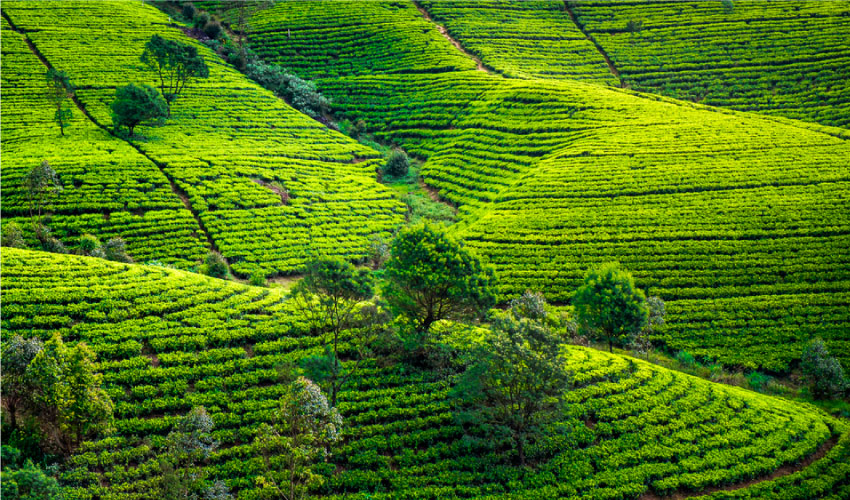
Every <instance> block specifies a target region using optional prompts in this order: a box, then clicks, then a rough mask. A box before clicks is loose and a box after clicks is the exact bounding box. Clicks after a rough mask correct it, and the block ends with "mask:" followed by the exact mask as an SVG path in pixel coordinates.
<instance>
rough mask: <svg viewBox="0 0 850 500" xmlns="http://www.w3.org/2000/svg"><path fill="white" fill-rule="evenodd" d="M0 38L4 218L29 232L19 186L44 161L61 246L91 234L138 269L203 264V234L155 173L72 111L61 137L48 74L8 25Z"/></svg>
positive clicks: (23, 193)
mask: <svg viewBox="0 0 850 500" xmlns="http://www.w3.org/2000/svg"><path fill="white" fill-rule="evenodd" d="M2 36H3V43H2V52H3V57H2V65H3V68H2V88H3V104H4V106H3V111H2V113H3V116H2V118H3V144H2V154H3V215H4V218H7V220H16V221H17V222H18V223H19V224H20V225H21V226H22V227H23V228H25V229H29V227H30V220H29V202H28V199H27V194H26V191H25V189H24V178H25V176H26V175H27V172H29V170H30V169H32V168H33V167H35V166H37V165H38V164H40V163H41V162H42V161H45V160H47V161H48V162H49V163H50V165H51V166H52V167H53V168H54V169H55V170H56V172H57V173H58V174H59V177H60V180H61V182H62V184H63V188H64V190H63V192H62V195H61V196H59V197H56V198H55V199H53V200H52V201H51V202H50V204H49V205H48V207H47V208H48V209H49V211H50V212H52V213H53V216H52V217H51V220H50V222H49V224H48V225H49V226H50V227H51V229H53V230H54V233H55V234H56V235H57V236H59V237H60V238H61V239H62V240H64V241H65V242H66V243H68V244H74V243H75V240H76V238H77V237H78V236H79V235H81V234H83V233H86V232H89V233H93V234H97V235H99V236H100V237H101V238H102V239H108V238H111V237H114V236H120V237H122V238H124V239H125V240H126V241H127V244H128V250H129V252H130V253H131V254H132V255H133V256H134V257H135V258H136V259H138V260H141V261H147V260H160V261H162V262H166V263H170V264H176V265H179V266H181V267H189V266H192V265H194V264H195V262H196V261H198V260H200V258H201V257H202V256H203V254H204V251H205V250H204V247H205V244H206V242H205V241H203V240H202V238H201V237H200V236H199V235H200V234H201V230H200V227H199V226H198V223H197V222H196V221H195V220H194V219H193V218H192V214H191V213H190V212H189V211H188V210H186V208H185V207H184V206H183V204H182V203H181V202H180V198H179V197H178V196H177V195H176V194H175V193H174V192H172V190H171V187H170V185H169V182H168V179H167V178H166V177H165V176H164V175H163V174H162V172H160V170H159V169H158V168H157V167H156V165H155V164H153V163H152V162H151V161H150V160H148V159H147V158H145V157H144V156H143V155H141V154H139V153H138V151H136V150H135V149H133V148H132V147H131V146H129V145H127V144H126V143H125V142H123V141H121V140H118V139H115V138H113V137H111V136H110V135H109V134H108V133H106V132H104V131H103V130H101V129H100V128H98V127H97V126H95V125H94V124H93V123H92V122H91V121H89V120H88V119H87V118H86V117H85V116H84V115H83V113H82V112H80V111H79V110H78V109H76V107H74V106H73V103H70V107H71V108H72V113H73V118H72V119H71V126H70V128H69V129H68V130H67V133H66V135H65V136H62V135H60V131H59V126H58V125H57V124H55V123H54V121H53V115H54V112H55V108H51V103H50V102H49V101H48V99H47V84H46V80H45V72H46V68H45V67H44V66H43V65H42V64H41V63H40V62H39V60H38V59H37V58H36V56H35V55H34V54H33V53H32V52H31V51H30V49H29V47H27V44H26V42H25V41H24V39H23V38H22V37H21V35H19V34H17V33H15V32H14V31H12V29H11V27H10V26H9V24H8V23H7V22H6V21H5V19H4V20H3V27H2ZM71 83H72V84H76V83H77V82H76V81H74V80H72V82H71ZM32 243H33V244H34V243H35V241H34V240H33V241H32Z"/></svg>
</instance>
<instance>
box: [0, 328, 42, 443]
mask: <svg viewBox="0 0 850 500" xmlns="http://www.w3.org/2000/svg"><path fill="white" fill-rule="evenodd" d="M42 346H43V345H42V342H41V340H39V339H37V338H32V339H24V338H23V337H21V336H20V335H15V336H13V337H12V338H10V339H9V340H7V341H5V342H3V344H2V349H0V352H2V354H0V356H2V360H3V370H2V372H0V386H2V391H3V397H2V399H0V403H2V405H3V409H4V410H6V413H7V414H8V415H9V424H10V427H11V429H10V431H14V430H15V429H17V427H18V416H19V415H23V414H26V412H28V411H29V410H31V409H32V406H33V404H32V403H33V401H32V396H33V391H34V390H35V387H34V386H33V380H32V378H31V377H30V376H29V374H28V373H27V367H29V365H30V363H32V360H33V359H35V356H36V354H38V353H39V352H40V351H41V349H42Z"/></svg>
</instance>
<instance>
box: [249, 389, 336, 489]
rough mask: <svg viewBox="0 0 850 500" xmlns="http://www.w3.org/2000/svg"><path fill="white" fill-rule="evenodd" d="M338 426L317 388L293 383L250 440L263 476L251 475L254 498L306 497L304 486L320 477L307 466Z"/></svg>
mask: <svg viewBox="0 0 850 500" xmlns="http://www.w3.org/2000/svg"><path fill="white" fill-rule="evenodd" d="M341 429H342V417H341V416H340V415H339V412H338V411H337V410H336V408H334V407H332V406H331V405H329V404H328V400H327V398H326V397H325V395H324V394H322V391H321V389H319V387H318V386H317V385H316V384H314V383H313V382H312V381H310V380H308V379H306V378H304V377H299V378H298V379H296V380H295V381H293V382H292V383H291V384H290V385H289V388H288V390H287V391H286V393H285V394H284V395H283V396H282V397H281V399H280V406H279V408H278V409H277V411H276V412H275V414H274V420H273V422H272V423H271V424H262V425H260V427H259V429H258V430H257V434H256V437H255V438H254V448H255V449H256V450H258V451H259V452H260V454H261V455H262V457H263V474H262V475H260V476H258V477H257V479H256V484H257V487H258V488H259V495H260V498H262V499H269V500H271V499H280V498H284V499H286V500H300V499H303V498H306V497H307V491H308V488H310V487H316V486H319V485H320V484H321V483H322V481H323V478H322V476H321V475H319V474H317V473H315V472H314V471H313V464H315V462H317V461H318V460H324V459H326V458H327V456H328V455H329V453H330V447H331V445H333V444H334V443H335V442H337V441H338V440H339V435H340V431H341Z"/></svg>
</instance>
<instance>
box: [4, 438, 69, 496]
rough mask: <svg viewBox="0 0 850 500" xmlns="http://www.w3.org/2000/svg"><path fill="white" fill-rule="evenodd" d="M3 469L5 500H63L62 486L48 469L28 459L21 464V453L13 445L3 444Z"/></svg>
mask: <svg viewBox="0 0 850 500" xmlns="http://www.w3.org/2000/svg"><path fill="white" fill-rule="evenodd" d="M2 449H3V451H2V460H0V463H2V464H3V471H2V473H0V476H2V477H0V484H2V498H3V500H62V499H63V498H64V495H63V494H62V488H60V487H59V482H58V481H57V480H56V478H55V477H53V476H52V475H51V474H50V470H49V469H48V471H45V470H42V469H41V468H39V467H38V466H36V465H34V464H33V463H32V461H31V460H27V461H26V462H25V463H24V464H23V466H21V465H20V460H21V454H20V452H19V451H18V450H17V449H15V448H12V447H11V446H6V445H3V448H2Z"/></svg>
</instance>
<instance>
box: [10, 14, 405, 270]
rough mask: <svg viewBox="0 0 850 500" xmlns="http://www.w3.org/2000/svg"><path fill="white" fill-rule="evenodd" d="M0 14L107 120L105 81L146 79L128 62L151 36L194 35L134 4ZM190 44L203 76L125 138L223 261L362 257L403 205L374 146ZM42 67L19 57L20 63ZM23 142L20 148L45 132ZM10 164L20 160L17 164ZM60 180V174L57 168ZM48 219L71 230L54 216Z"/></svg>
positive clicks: (290, 265) (33, 69)
mask: <svg viewBox="0 0 850 500" xmlns="http://www.w3.org/2000/svg"><path fill="white" fill-rule="evenodd" d="M2 12H3V15H4V17H6V18H8V20H9V21H11V24H12V25H13V26H14V27H15V28H16V29H18V30H20V31H24V32H26V37H27V38H28V39H29V40H30V41H31V43H32V45H33V48H34V50H35V51H37V52H38V54H39V55H41V56H43V57H44V58H45V60H46V61H47V62H48V63H49V64H51V65H52V66H53V67H55V68H57V69H61V70H65V71H67V72H68V73H69V74H70V76H71V82H72V83H73V84H74V85H76V86H77V87H78V90H77V93H76V94H77V96H78V98H79V100H80V102H81V104H82V105H83V106H85V109H86V111H87V113H88V114H89V115H90V116H91V118H92V119H93V120H95V122H96V124H97V125H100V126H101V127H108V126H109V125H110V123H111V119H110V117H109V116H110V115H109V107H108V105H109V103H110V102H111V101H112V98H113V95H114V90H115V88H116V87H118V86H121V85H125V84H128V83H137V84H138V83H147V84H150V85H156V83H157V82H156V81H155V78H156V77H155V74H154V73H152V72H149V71H144V70H143V68H141V67H140V66H141V63H140V62H139V56H140V55H141V53H142V51H143V49H144V44H145V42H146V41H147V40H148V39H149V38H150V37H151V36H152V35H154V34H159V35H162V36H165V37H168V38H175V39H180V40H182V41H184V42H187V43H195V42H193V41H191V40H190V39H189V38H187V37H185V36H184V35H183V34H182V32H181V31H180V30H179V29H178V28H177V27H176V26H175V25H169V24H168V18H167V16H166V15H165V14H163V13H162V12H160V11H158V10H157V9H155V8H154V7H152V6H149V5H145V4H143V3H138V2H100V3H92V2H74V1H71V2H40V3H31V2H15V1H9V2H3V6H2ZM92 19H96V20H97V22H95V23H93V22H92ZM4 22H5V21H4ZM5 25H6V24H4V26H5ZM7 38H16V37H4V42H3V43H4V47H5V44H6V39H7ZM4 50H5V49H4ZM200 50H201V53H202V54H203V55H204V58H205V60H206V61H207V64H208V65H209V66H210V77H209V78H208V79H206V80H202V81H200V82H195V83H193V84H192V85H191V86H190V87H189V88H188V89H187V90H186V92H185V95H181V97H180V98H179V99H178V100H177V101H176V102H175V104H174V106H173V107H174V109H173V113H172V117H171V118H170V119H169V120H168V121H167V122H166V123H165V124H164V125H163V126H149V127H139V133H140V134H141V135H142V136H144V137H145V139H141V138H134V139H133V140H132V144H133V146H134V147H135V148H136V149H138V151H139V152H140V153H141V155H144V157H146V158H147V160H146V163H147V164H148V165H150V164H151V163H154V164H156V165H157V166H158V167H159V168H160V170H161V171H162V174H164V176H165V177H167V178H168V179H169V180H171V181H172V182H173V184H174V186H175V191H176V193H178V194H179V195H184V194H185V198H186V204H187V206H188V207H189V208H190V210H191V211H192V212H193V213H194V214H195V216H196V218H197V220H198V221H199V222H200V224H201V226H202V228H203V230H204V231H205V232H206V235H205V238H204V239H209V240H210V242H211V243H212V246H214V247H215V248H217V249H219V250H220V251H221V252H222V254H223V255H224V256H225V257H227V258H228V259H229V261H230V263H231V265H232V268H233V270H234V271H236V272H238V273H240V274H242V275H247V274H250V273H251V272H253V271H255V270H260V271H261V272H263V273H264V274H267V275H270V274H279V273H291V272H293V271H297V270H298V269H300V268H301V266H302V265H303V262H304V259H305V257H306V255H307V254H308V253H311V252H312V253H328V254H332V255H340V256H344V257H346V258H350V259H359V258H362V257H364V256H365V255H366V252H367V249H368V237H369V236H370V235H372V234H385V235H386V234H387V233H388V232H389V231H391V230H392V229H394V228H396V227H397V226H398V225H399V224H401V223H402V222H403V220H404V211H405V207H404V205H403V204H402V203H401V202H400V201H398V200H397V199H396V198H395V197H394V196H393V195H392V193H391V192H390V191H389V190H388V189H386V188H384V187H383V186H381V185H379V184H378V183H377V182H376V181H375V175H374V170H375V167H376V165H377V164H378V163H379V161H378V160H377V158H378V157H379V155H378V153H377V152H375V151H374V150H371V149H369V148H366V147H364V146H362V145H360V144H358V143H356V142H354V141H353V140H351V139H349V138H347V137H345V136H343V135H342V134H339V133H336V132H333V131H331V130H329V129H328V128H326V127H325V126H323V125H321V124H320V123H317V122H316V121H314V120H312V119H310V118H308V117H306V116H305V115H302V114H300V113H298V112H296V111H295V110H294V109H292V108H290V107H289V106H287V105H286V104H285V103H284V102H283V101H281V100H280V99H277V98H276V97H274V96H273V95H272V94H271V93H269V92H267V91H265V90H264V89H262V88H260V87H259V86H257V85H256V84H254V83H252V82H250V81H248V80H247V79H246V78H245V77H244V76H242V75H241V74H240V73H238V72H237V71H235V70H234V69H232V68H230V67H228V66H226V65H225V64H223V63H222V62H221V61H220V59H219V58H218V57H217V56H216V55H215V54H213V53H212V52H211V51H210V50H209V49H206V48H204V47H202V46H200ZM4 64H5V63H4ZM45 69H46V68H44V67H43V66H41V65H40V63H39V62H38V60H37V59H35V58H34V57H30V58H29V59H28V61H27V62H26V67H24V68H22V69H21V71H23V72H26V73H27V74H38V73H39V72H43V71H45ZM4 73H6V71H4ZM15 74H17V71H15V73H14V74H13V75H11V76H9V79H10V81H11V80H13V79H15V78H16V76H15ZM4 78H6V75H5V74H4ZM4 84H5V80H4ZM7 109H8V108H7V107H4V110H3V113H4V120H5V116H6V114H5V113H7ZM21 125H22V126H23V125H24V124H21ZM88 126H89V127H91V126H90V125H88ZM73 133H74V132H73V131H71V132H69V135H70V134H73ZM27 141H28V145H27V147H28V148H29V149H30V150H37V149H39V148H40V147H41V145H42V144H43V143H44V142H45V140H44V138H35V137H28V138H27ZM5 147H6V141H4V148H5ZM125 147H126V146H125ZM4 151H5V149H4ZM137 156H138V155H137ZM364 160H365V161H364ZM4 163H5V162H4ZM12 165H14V166H13V168H16V169H17V168H20V169H21V170H24V169H28V168H31V165H29V163H27V164H26V165H21V166H20V167H18V166H17V165H15V164H14V163H13V162H10V166H12ZM62 173H63V172H62V171H60V174H62ZM159 177H160V178H162V175H160V176H159ZM272 182H278V183H280V184H281V185H283V186H284V188H285V189H286V190H288V191H289V193H290V199H289V200H288V201H284V200H282V199H281V197H280V196H279V195H278V194H277V193H276V192H274V191H273V190H271V189H269V188H268V187H267V184H269V183H272ZM63 183H65V184H69V179H66V178H64V177H63ZM3 187H4V191H5V192H6V193H9V194H10V195H11V196H12V197H13V198H14V197H20V196H21V195H20V189H21V188H20V186H19V185H17V184H14V183H12V182H8V183H7V182H6V181H5V179H4V183H3ZM167 194H168V193H167V192H166V193H165V195H167ZM178 194H172V195H171V196H170V203H171V204H172V205H175V206H180V204H181V202H180V199H179V197H178ZM69 203H72V204H73V206H74V208H73V209H74V210H76V211H82V212H98V213H100V212H103V211H109V210H111V207H110V206H109V205H104V204H100V203H98V202H97V201H96V200H88V203H89V205H82V204H81V203H73V202H69ZM54 225H55V226H57V229H61V230H62V231H64V232H65V233H68V234H76V228H75V227H73V226H72V227H66V226H64V225H63V223H62V221H61V220H57V221H56V223H54ZM132 249H133V248H132V247H131V250H132ZM137 257H138V258H140V259H143V258H144V256H143V255H142V254H139V255H137ZM153 257H155V258H160V259H162V258H164V255H159V254H156V253H155V254H154V255H153ZM190 257H191V256H189V255H187V260H188V259H189V258H190Z"/></svg>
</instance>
